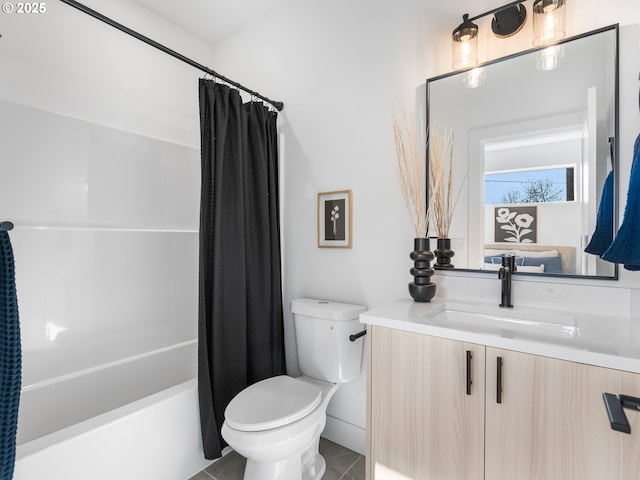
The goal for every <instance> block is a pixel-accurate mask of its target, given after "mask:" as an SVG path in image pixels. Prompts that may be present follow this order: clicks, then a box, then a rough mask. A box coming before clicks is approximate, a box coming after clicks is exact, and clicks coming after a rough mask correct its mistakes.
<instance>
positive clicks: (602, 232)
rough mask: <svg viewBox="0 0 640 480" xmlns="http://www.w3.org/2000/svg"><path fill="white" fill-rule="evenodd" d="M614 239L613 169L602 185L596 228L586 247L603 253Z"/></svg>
mask: <svg viewBox="0 0 640 480" xmlns="http://www.w3.org/2000/svg"><path fill="white" fill-rule="evenodd" d="M612 240H613V170H611V171H610V172H609V175H607V179H606V180H605V181H604V186H603V187H602V195H601V197H600V206H599V207H598V217H597V219H596V229H595V231H594V232H593V235H592V236H591V241H590V242H589V245H587V247H586V248H585V249H584V251H585V252H587V253H592V254H593V255H598V256H600V255H602V254H603V253H604V252H606V251H607V249H608V248H609V246H610V245H611V242H612Z"/></svg>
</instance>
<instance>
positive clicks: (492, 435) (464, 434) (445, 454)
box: [367, 325, 640, 480]
mask: <svg viewBox="0 0 640 480" xmlns="http://www.w3.org/2000/svg"><path fill="white" fill-rule="evenodd" d="M367 336H368V337H369V338H368V342H369V344H368V350H367V422H368V424H367V479H368V480H393V479H397V480H408V479H411V480H421V479H425V480H427V479H428V480H458V479H459V480H474V479H486V480H501V479H504V480H528V479H537V480H572V479H576V480H603V479H607V480H632V479H633V480H636V479H639V478H640V412H633V411H629V410H626V411H625V413H626V415H627V418H628V420H629V423H630V425H631V432H632V433H631V434H630V435H628V434H625V433H621V432H617V431H614V430H612V429H611V427H610V424H609V419H608V416H607V413H606V409H605V405H604V401H603V399H602V393H603V392H610V393H623V394H626V395H632V396H636V397H640V374H634V373H628V372H623V371H619V370H612V369H607V368H601V367H594V366H590V365H584V364H579V363H574V362H569V361H564V360H557V359H553V358H548V357H542V356H537V355H530V354H525V353H520V352H514V351H509V350H501V349H497V348H493V347H485V346H483V345H477V344H470V343H464V342H459V341H455V340H448V339H443V338H438V337H431V336H428V335H421V334H416V333H410V332H404V331H400V330H395V329H390V328H384V327H378V326H373V325H370V326H369V328H368V335H367ZM467 352H470V353H467ZM468 355H471V358H470V360H467V358H468ZM499 359H500V360H499ZM499 362H500V363H501V367H498V363H499ZM499 368H500V370H501V371H500V372H498V370H499ZM468 372H470V373H469V375H468ZM469 379H470V380H471V381H472V382H473V383H472V384H471V385H470V392H469V393H470V394H468V393H467V385H468V380H469ZM499 382H501V387H502V388H501V389H500V392H498V390H499V389H498V386H499Z"/></svg>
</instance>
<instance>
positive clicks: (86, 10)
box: [60, 0, 284, 111]
mask: <svg viewBox="0 0 640 480" xmlns="http://www.w3.org/2000/svg"><path fill="white" fill-rule="evenodd" d="M60 1H61V2H62V3H66V4H67V5H69V6H71V7H74V8H77V9H78V10H80V11H81V12H84V13H86V14H87V15H91V16H92V17H93V18H96V19H98V20H100V21H102V22H104V23H106V24H108V25H111V26H112V27H115V28H117V29H118V30H120V31H121V32H124V33H126V34H128V35H131V36H132V37H134V38H137V39H138V40H140V41H142V42H144V43H146V44H148V45H151V46H152V47H155V48H157V49H158V50H160V51H162V52H164V53H166V54H169V55H171V56H172V57H174V58H177V59H178V60H182V61H183V62H184V63H187V64H189V65H191V66H192V67H195V68H197V69H198V70H202V71H203V72H206V73H208V74H209V75H211V76H213V77H215V78H217V79H219V80H222V81H223V82H225V83H228V84H229V85H232V86H234V87H236V88H238V89H240V90H243V91H245V92H247V93H249V94H251V95H252V96H254V97H257V98H259V99H260V100H263V101H265V102H267V103H269V104H271V105H273V107H274V108H275V109H276V110H278V111H281V110H282V109H283V108H284V104H283V103H282V102H277V101H274V100H271V99H270V98H267V97H265V96H264V95H260V94H259V93H258V92H254V91H253V90H251V89H249V88H247V87H245V86H244V85H241V84H239V83H238V82H234V81H233V80H230V79H228V78H227V77H225V76H223V75H220V74H219V73H216V72H215V71H213V70H211V69H210V68H208V67H205V66H204V65H201V64H199V63H198V62H196V61H194V60H191V59H190V58H188V57H185V56H184V55H182V54H180V53H178V52H176V51H174V50H171V49H170V48H168V47H165V46H164V45H162V44H160V43H158V42H156V41H155V40H152V39H150V38H149V37H145V36H144V35H142V34H140V33H138V32H136V31H135V30H132V29H130V28H128V27H125V26H124V25H122V24H121V23H118V22H116V21H115V20H112V19H110V18H109V17H105V16H104V15H102V14H101V13H100V12H96V11H95V10H93V9H91V8H89V7H87V6H86V5H83V4H82V3H80V2H76V1H75V0H60Z"/></svg>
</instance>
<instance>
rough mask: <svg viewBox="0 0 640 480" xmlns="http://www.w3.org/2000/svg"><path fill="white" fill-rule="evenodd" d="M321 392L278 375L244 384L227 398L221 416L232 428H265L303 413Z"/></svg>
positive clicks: (319, 397) (313, 406)
mask: <svg viewBox="0 0 640 480" xmlns="http://www.w3.org/2000/svg"><path fill="white" fill-rule="evenodd" d="M321 396H322V395H321V392H320V389H319V388H318V387H316V386H314V385H311V384H309V383H306V382H302V381H300V380H296V379H295V378H291V377H288V376H286V375H280V376H278V377H273V378H268V379H266V380H262V381H261V382H258V383H254V384H253V385H251V386H249V387H247V388H245V389H244V390H243V391H241V392H240V393H239V394H238V395H236V396H235V397H234V398H233V400H231V402H230V403H229V405H228V406H227V409H226V410H225V412H224V417H225V421H226V422H227V425H229V427H231V428H234V429H236V430H241V431H245V432H257V431H260V430H269V429H272V428H277V427H281V426H283V425H287V424H289V423H292V422H295V421H296V420H298V419H300V418H302V417H304V416H305V415H307V414H308V413H310V412H311V411H313V410H314V409H315V408H316V407H317V406H318V404H319V403H320V399H321Z"/></svg>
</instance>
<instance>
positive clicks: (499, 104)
mask: <svg viewBox="0 0 640 480" xmlns="http://www.w3.org/2000/svg"><path fill="white" fill-rule="evenodd" d="M617 40H618V26H617V25H613V26H610V27H606V28H603V29H599V30H596V31H593V32H589V33H587V34H584V35H580V36H578V37H573V38H569V39H567V40H565V41H563V42H561V43H560V44H558V45H555V46H553V47H547V48H539V49H533V50H528V51H526V52H523V53H521V54H517V55H512V56H509V57H505V58H502V59H498V60H496V61H492V62H489V63H486V64H483V65H481V66H480V67H479V69H469V70H465V71H458V72H452V73H450V74H446V75H442V76H438V77H434V78H431V79H429V80H427V115H428V117H427V119H428V124H429V125H430V127H431V128H433V129H436V131H438V132H440V133H441V134H442V132H443V131H444V128H445V127H446V128H450V129H452V130H453V135H454V140H453V168H452V170H453V174H452V175H453V177H452V179H453V198H454V199H455V198H456V197H457V204H456V209H455V212H454V214H453V218H452V222H451V228H450V231H449V238H450V239H451V249H452V250H453V251H454V252H455V255H454V257H453V258H451V263H452V264H453V265H454V267H453V268H455V269H463V270H478V271H494V270H497V269H498V268H499V266H500V265H499V264H500V263H501V258H500V257H501V256H502V255H503V254H514V255H516V265H517V266H518V268H517V272H518V273H520V274H525V275H528V274H535V275H553V276H569V277H590V278H609V279H615V278H617V266H616V265H614V264H611V263H608V262H605V261H603V260H602V259H600V258H599V256H597V255H592V254H587V253H585V252H584V249H585V247H586V246H587V244H588V243H589V241H590V239H591V238H592V235H593V233H594V231H595V228H596V220H597V216H598V207H599V205H600V204H601V199H602V198H609V200H608V201H606V202H603V204H604V205H603V212H602V213H604V211H608V212H609V214H613V218H616V215H615V209H616V205H615V203H616V201H615V199H616V198H617V193H615V192H614V194H613V196H610V197H602V191H603V186H604V184H605V180H606V179H607V177H608V176H609V173H610V172H612V171H613V172H612V173H611V180H610V181H609V182H612V184H613V185H614V188H613V190H615V188H617V178H615V177H617V170H616V169H617V165H616V160H615V159H616V152H617V147H616V145H615V139H616V138H617V133H618V113H617V109H618V98H617V97H618V93H617V92H618V55H617V43H618V42H617ZM472 87H475V88H472ZM610 184H611V183H610ZM604 207H606V208H604ZM616 226H617V225H613V227H612V228H608V229H607V231H610V230H615V228H616ZM435 234H437V232H432V231H430V235H431V236H434V235H435ZM613 234H614V232H613V231H611V235H612V237H613ZM431 245H432V247H431V248H432V249H433V248H435V241H432V242H431Z"/></svg>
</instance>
